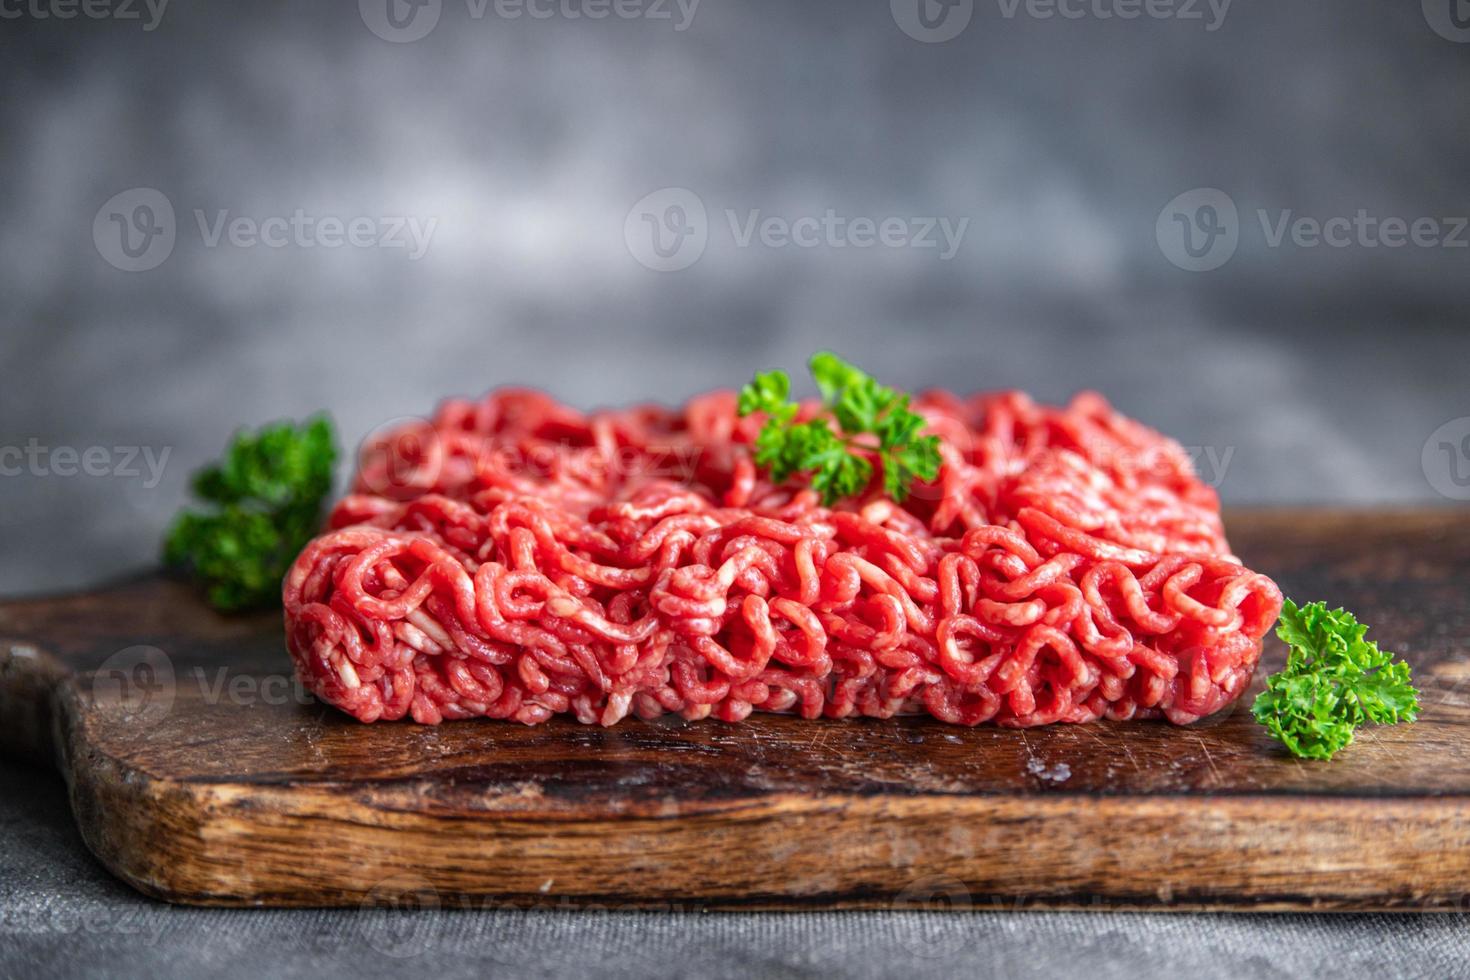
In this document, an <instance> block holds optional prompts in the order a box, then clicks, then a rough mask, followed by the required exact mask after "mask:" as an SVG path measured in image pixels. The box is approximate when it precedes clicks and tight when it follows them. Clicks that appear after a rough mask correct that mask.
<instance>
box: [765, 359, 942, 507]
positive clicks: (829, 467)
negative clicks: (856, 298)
mask: <svg viewBox="0 0 1470 980" xmlns="http://www.w3.org/2000/svg"><path fill="white" fill-rule="evenodd" d="M808 367H809V368H810V370H811V375H812V380H813V381H815V382H816V384H817V389H818V390H819V391H820V392H821V393H822V404H823V407H824V408H825V409H826V412H827V414H828V415H830V421H829V418H828V417H827V416H825V415H824V416H818V417H816V418H813V419H810V420H808V421H806V422H801V423H797V422H796V417H797V415H798V413H799V411H800V408H799V406H798V405H797V404H796V403H795V402H793V401H791V400H790V395H791V379H790V378H788V377H787V375H786V372H784V371H766V372H763V373H761V374H757V375H756V376H755V379H754V380H752V381H751V382H750V384H748V385H746V386H745V387H744V388H742V389H741V391H740V399H739V402H738V405H737V408H738V410H739V412H740V414H741V415H742V416H744V415H750V414H753V413H755V412H762V413H764V414H765V415H766V423H765V425H764V426H762V428H761V431H760V434H759V435H758V436H757V437H756V443H755V450H756V451H755V461H756V465H758V466H762V467H764V468H766V469H767V470H768V471H769V472H770V475H771V479H772V480H774V481H775V482H777V483H782V482H784V481H785V480H787V479H789V478H790V477H791V476H793V475H795V474H797V473H810V474H811V485H812V489H814V490H816V491H817V492H818V493H819V494H821V497H822V503H823V504H825V505H826V506H828V507H830V506H832V505H833V504H835V503H836V502H837V501H838V500H841V499H843V498H845V497H856V496H858V495H860V494H861V493H863V491H864V490H866V489H867V487H868V484H869V483H871V482H872V478H873V464H872V462H871V460H870V459H869V456H870V455H876V456H877V457H878V462H879V463H880V465H881V466H882V469H883V489H884V492H885V493H887V494H888V495H889V496H890V497H892V498H893V499H894V500H896V501H899V502H902V501H903V500H905V499H906V498H907V497H908V494H909V488H910V487H911V486H912V485H913V483H914V482H915V481H918V480H926V481H927V480H933V479H934V478H935V477H936V476H938V475H939V438H938V437H937V436H924V435H920V433H921V432H922V431H923V429H924V426H925V424H926V423H925V420H924V417H923V416H922V415H919V414H917V413H915V412H912V411H910V410H909V396H908V395H906V394H903V393H901V392H897V391H894V390H893V389H892V388H889V387H886V386H884V385H881V384H879V383H878V382H877V381H876V380H875V379H874V378H872V377H871V376H869V375H868V374H866V373H864V372H863V371H862V370H861V369H860V368H858V367H856V366H854V365H852V364H849V363H848V362H846V361H844V360H842V359H841V358H840V357H838V356H837V355H836V354H832V353H829V352H826V351H823V352H821V353H819V354H816V355H814V356H813V357H812V359H811V361H810V362H809V364H808ZM832 421H835V422H836V423H837V431H834V430H833V428H832V424H831V422H832Z"/></svg>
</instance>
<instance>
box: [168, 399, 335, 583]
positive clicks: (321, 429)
mask: <svg viewBox="0 0 1470 980" xmlns="http://www.w3.org/2000/svg"><path fill="white" fill-rule="evenodd" d="M336 461H337V448H336V436H335V434H334V432H333V429H332V423H331V421H330V420H329V419H327V418H326V417H325V416H317V417H316V418H314V419H311V420H310V421H308V422H307V423H305V424H303V425H301V426H297V425H294V424H292V423H290V422H281V423H278V424H276V425H269V426H266V427H264V428H262V429H260V430H259V431H257V432H245V431H242V432H239V433H237V434H236V435H235V437H234V439H233V441H232V442H231V443H230V446H229V448H228V449H227V450H226V452H225V455H224V457H223V458H221V459H220V460H219V461H218V462H216V463H214V464H212V465H210V466H207V467H205V468H203V469H201V470H199V471H198V472H197V473H195V474H194V478H193V482H192V487H193V490H194V494H195V496H197V497H199V498H200V500H202V501H204V502H205V503H206V504H207V505H210V506H207V507H205V508H203V509H200V510H185V511H182V512H180V514H179V515H178V517H176V518H175V519H174V523H173V525H172V526H171V527H170V528H169V531H168V535H167V537H166V538H165V539H164V550H163V556H164V561H165V563H167V564H168V565H170V566H173V567H176V568H181V569H184V570H186V571H188V572H189V573H191V574H192V575H193V576H194V578H196V579H198V580H199V581H200V582H201V583H202V584H203V586H204V589H205V596H206V597H207V598H208V600H209V602H210V604H211V605H213V606H215V607H216V608H217V609H221V610H226V611H234V610H240V609H248V608H252V607H257V606H265V605H270V604H272V603H275V602H279V601H280V595H281V579H282V578H283V577H284V576H285V574H286V569H287V568H289V567H290V564H291V561H292V560H293V559H294V558H295V557H296V555H297V553H299V552H300V551H301V549H302V548H303V547H305V546H306V543H307V542H308V541H310V540H311V538H312V536H313V535H314V534H316V532H317V530H318V528H319V527H320V523H321V516H322V502H323V501H324V500H325V499H326V497H327V495H328V494H329V493H330V492H331V489H332V471H333V467H334V466H335V464H336Z"/></svg>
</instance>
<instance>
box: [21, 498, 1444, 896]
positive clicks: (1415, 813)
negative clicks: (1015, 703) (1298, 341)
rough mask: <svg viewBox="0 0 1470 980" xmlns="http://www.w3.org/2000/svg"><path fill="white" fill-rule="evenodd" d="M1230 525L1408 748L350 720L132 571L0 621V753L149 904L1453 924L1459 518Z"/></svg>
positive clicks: (797, 724) (708, 724)
mask: <svg viewBox="0 0 1470 980" xmlns="http://www.w3.org/2000/svg"><path fill="white" fill-rule="evenodd" d="M1229 527H1230V532H1231V539H1232V542H1233V543H1234V544H1235V546H1236V550H1237V551H1238V553H1240V554H1241V556H1242V557H1243V558H1244V559H1245V560H1246V562H1247V564H1249V565H1251V566H1252V567H1254V568H1258V569H1259V570H1261V571H1264V572H1266V573H1268V574H1270V575H1272V576H1273V577H1275V578H1276V579H1277V581H1278V582H1280V584H1281V585H1282V588H1283V590H1284V591H1285V592H1286V593H1287V594H1288V595H1292V596H1295V597H1299V598H1303V599H1315V598H1325V599H1327V600H1329V601H1331V602H1333V603H1335V604H1337V603H1340V604H1342V605H1346V606H1348V607H1349V608H1351V609H1354V610H1355V611H1356V612H1357V613H1358V614H1359V615H1360V617H1361V618H1362V619H1363V620H1364V621H1366V622H1368V623H1370V624H1372V627H1373V633H1372V634H1371V635H1372V636H1373V637H1375V638H1377V639H1378V640H1380V641H1381V642H1382V644H1383V645H1384V646H1385V647H1387V648H1389V649H1393V650H1396V651H1397V652H1399V653H1400V654H1402V655H1403V656H1404V657H1405V658H1406V659H1408V660H1409V661H1410V663H1411V664H1413V666H1414V673H1415V679H1416V682H1417V683H1418V684H1419V686H1420V688H1421V690H1422V691H1423V695H1424V696H1423V702H1424V712H1423V716H1422V720H1421V721H1420V722H1419V723H1418V724H1415V725H1412V726H1407V725H1405V726H1397V727H1393V728H1382V729H1373V728H1370V729H1366V730H1364V731H1363V732H1362V733H1361V734H1360V736H1359V740H1358V742H1357V743H1356V744H1355V745H1353V746H1352V747H1351V748H1350V749H1348V750H1347V751H1345V752H1344V753H1343V754H1341V755H1340V756H1339V757H1338V759H1337V760H1335V761H1334V762H1332V763H1329V764H1320V763H1308V762H1301V761H1297V760H1294V759H1292V758H1290V757H1289V756H1286V755H1284V754H1283V753H1282V752H1281V751H1280V750H1279V749H1277V747H1276V746H1275V743H1273V742H1272V741H1271V740H1270V739H1269V738H1268V737H1266V736H1265V734H1264V733H1263V731H1262V730H1261V729H1260V728H1259V727H1257V726H1256V725H1254V724H1253V723H1252V722H1251V721H1250V719H1249V716H1248V712H1247V711H1246V709H1245V705H1246V704H1248V703H1249V700H1250V698H1251V697H1253V694H1251V695H1247V698H1246V699H1244V701H1243V702H1242V703H1241V704H1240V705H1238V706H1237V708H1236V710H1234V711H1232V712H1230V713H1228V714H1226V715H1225V716H1223V717H1216V718H1213V719H1209V720H1207V721H1206V722H1204V723H1202V724H1200V725H1196V726H1193V727H1190V728H1186V729H1179V728H1173V727H1171V726H1168V725H1166V724H1163V723H1154V722H1134V723H1124V724H1115V723H1106V722H1104V723H1097V724H1092V725H1082V726H1059V727H1053V728H1048V729H1041V730H1036V729H1033V730H1029V731H1014V730H1001V729H995V728H977V729H962V728H956V727H950V726H945V725H942V724H940V723H937V722H934V721H932V720H925V719H896V720H892V721H878V720H873V719H864V720H859V721H811V722H808V721H802V720H800V719H794V718H786V717H773V716H762V715H755V716H753V717H752V718H751V719H749V720H747V721H745V722H742V723H741V724H739V725H726V724H723V723H720V722H714V721H705V722H698V723H685V722H683V721H681V720H678V719H671V720H666V721H660V722H642V721H638V720H629V721H625V722H623V723H622V724H620V725H618V726H616V727H614V728H611V729H600V728H587V727H583V726H580V725H577V724H576V723H574V722H569V721H566V720H563V719H557V720H556V721H554V722H553V723H550V724H547V725H542V726H538V727H535V728H524V727H522V726H519V725H515V724H511V723H505V722H493V721H472V722H456V723H448V724H445V725H442V726H439V727H437V728H426V727H420V726H415V725H411V724H379V725H373V726H364V725H360V724H358V723H357V722H355V721H352V720H351V719H349V718H347V717H345V716H343V715H340V714H338V713H337V712H335V711H333V710H331V709H328V708H325V707H323V706H321V705H319V704H317V703H316V702H315V701H313V700H312V699H311V698H310V697H309V696H307V695H305V694H304V693H303V692H301V690H300V689H299V688H298V687H297V686H296V685H295V683H294V680H293V679H292V675H291V668H290V663H289V660H288V658H287V656H286V653H285V651H284V648H283V646H282V643H281V624H280V616H279V614H272V615H261V616H252V617H243V618H242V617H234V618H231V617H224V616H220V615H217V614H215V613H213V612H211V611H209V610H208V609H206V608H204V607H203V605H202V604H201V603H200V602H199V601H198V600H197V598H196V597H195V595H194V594H193V593H192V592H191V591H190V589H189V588H188V587H187V586H184V585H182V584H180V583H177V582H173V581H169V580H167V579H164V578H160V577H156V576H148V577H142V578H139V579H136V580H133V581H129V582H125V583H122V584H120V585H118V586H116V587H114V588H111V589H107V590H102V591H98V592H94V593H89V594H85V595H78V596H70V597H65V598H60V599H47V600H28V601H20V602H13V603H10V604H7V605H3V606H0V749H3V750H4V751H5V752H6V753H7V754H11V755H15V756H20V757H26V758H32V759H46V760H52V761H54V763H55V764H56V765H57V767H58V768H59V769H60V771H61V772H62V774H63V775H64V777H65V778H66V780H67V782H68V785H69V787H70V792H71V799H72V805H73V809H74V811H75V813H76V818H77V822H78V825H79V826H80V828H81V831H82V834H83V837H84V839H85V840H86V842H87V844H88V846H89V847H90V848H91V849H92V850H93V851H94V852H95V853H96V854H97V855H98V857H99V858H100V859H101V860H102V861H103V863H105V864H106V865H107V866H108V867H109V868H110V869H111V870H112V871H113V872H115V873H116V874H117V875H118V876H120V877H121V878H123V879H124V880H126V881H128V882H130V883H131V884H133V885H134V886H136V887H138V888H139V889H141V890H143V891H145V892H147V893H149V894H151V895H155V896H158V897H161V898H165V899H169V900H172V901H179V902H189V903H198V904H217V905H246V904H268V905H344V904H346V905H355V904H359V903H364V902H366V903H373V904H404V903H405V902H408V903H410V904H420V905H422V904H426V903H427V904H433V905H437V906H440V907H450V906H454V905H460V904H462V905H469V906H473V907H483V906H484V905H486V904H490V903H493V904H520V905H528V904H538V905H539V904H563V903H564V904H572V905H586V904H594V905H601V906H609V905H612V906H624V905H653V906H664V907H668V906H676V907H685V908H694V907H699V908H703V907H712V908H731V907H779V908H809V907H835V906H879V907H913V906H923V907H959V908H971V907H980V908H992V907H995V908H1016V907H1037V906H1083V907H1089V906H1094V905H1106V906H1109V907H1118V906H1122V907H1135V906H1143V907H1149V908H1196V907H1212V908H1220V907H1228V908H1256V909H1260V908H1334V909H1339V908H1340V909H1361V908H1395V909H1437V908H1445V907H1451V906H1452V907H1455V908H1460V907H1463V906H1464V905H1465V904H1466V902H1465V897H1466V895H1467V894H1470V596H1467V592H1466V587H1467V583H1470V512H1466V511H1463V510H1453V511H1452V510H1439V511H1404V512H1393V513H1385V512H1371V513H1370V512H1341V511H1335V512H1326V511H1272V512H1246V513H1242V514H1236V515H1233V516H1232V518H1231V519H1230V523H1229ZM1283 655H1284V652H1283V651H1282V650H1281V648H1280V645H1279V644H1278V643H1276V642H1275V641H1274V640H1273V641H1272V644H1271V646H1270V647H1269V648H1268V650H1267V657H1266V662H1265V667H1266V669H1268V670H1269V669H1275V667H1276V666H1278V665H1279V663H1280V660H1281V658H1282V656H1283ZM1257 687H1259V678H1258V680H1257Z"/></svg>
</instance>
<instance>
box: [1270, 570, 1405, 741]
mask: <svg viewBox="0 0 1470 980" xmlns="http://www.w3.org/2000/svg"><path fill="white" fill-rule="evenodd" d="M1367 632H1368V627H1366V626H1363V625H1362V624H1360V623H1359V622H1358V621H1357V619H1355V618H1354V617H1353V614H1352V613H1350V612H1347V611H1346V610H1343V609H1328V608H1327V606H1326V604H1325V603H1321V602H1313V603H1309V604H1307V605H1305V606H1301V607H1298V606H1297V605H1296V603H1294V602H1292V601H1291V600H1290V599H1288V600H1286V603H1285V605H1284V606H1283V607H1282V610H1281V621H1280V622H1279V623H1278V624H1277V626H1276V635H1277V636H1279V637H1281V639H1282V641H1283V642H1285V643H1286V645H1287V646H1288V647H1289V651H1288V653H1287V659H1286V668H1285V669H1284V670H1282V671H1281V672H1279V673H1276V674H1272V675H1271V676H1270V677H1269V678H1267V679H1266V689H1265V690H1264V691H1262V692H1261V694H1260V696H1259V697H1257V698H1256V702H1255V704H1254V705H1253V706H1252V708H1251V713H1252V714H1254V715H1255V718H1256V721H1258V722H1260V723H1261V724H1262V725H1265V726H1266V729H1267V730H1268V731H1270V733H1271V734H1272V735H1273V736H1274V737H1275V738H1277V739H1278V740H1280V742H1281V743H1282V744H1283V745H1285V746H1286V747H1287V749H1289V750H1290V751H1291V753H1292V754H1293V755H1297V756H1301V757H1302V758H1304V759H1330V758H1332V757H1333V755H1335V754H1336V753H1337V752H1338V751H1339V750H1341V749H1343V748H1345V747H1346V746H1347V745H1349V744H1350V743H1351V742H1352V740H1353V732H1354V731H1355V730H1356V729H1357V728H1358V727H1359V726H1361V725H1364V724H1366V723H1368V722H1370V721H1371V722H1374V723H1376V724H1379V725H1393V724H1397V723H1398V722H1401V721H1413V720H1414V719H1415V718H1416V717H1418V714H1419V692H1418V691H1416V690H1414V687H1413V685H1412V684H1411V683H1410V682H1409V680H1410V678H1409V665H1408V664H1406V663H1404V662H1403V661H1402V660H1400V661H1398V662H1394V655H1393V654H1392V653H1388V652H1385V651H1383V650H1380V649H1378V644H1377V643H1372V642H1369V641H1368V640H1366V639H1365V638H1364V637H1365V635H1366V634H1367Z"/></svg>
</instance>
